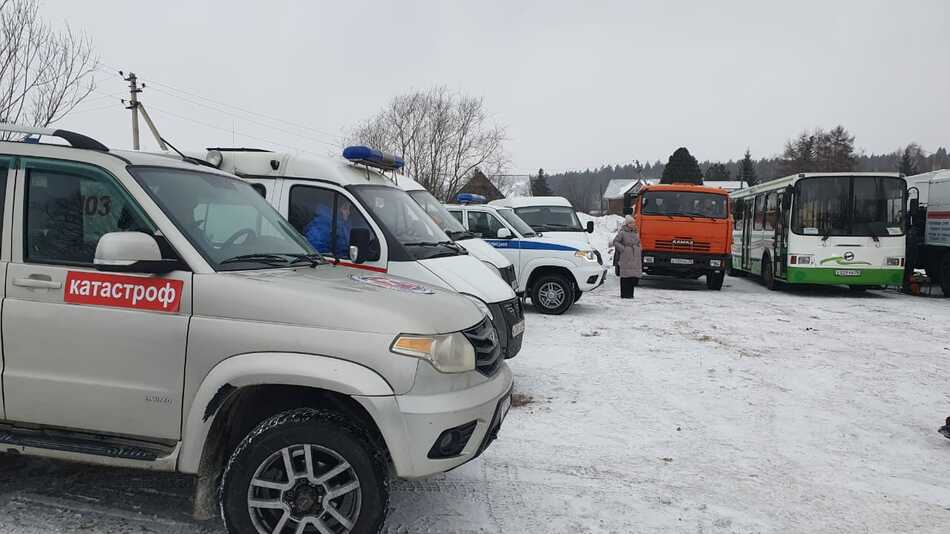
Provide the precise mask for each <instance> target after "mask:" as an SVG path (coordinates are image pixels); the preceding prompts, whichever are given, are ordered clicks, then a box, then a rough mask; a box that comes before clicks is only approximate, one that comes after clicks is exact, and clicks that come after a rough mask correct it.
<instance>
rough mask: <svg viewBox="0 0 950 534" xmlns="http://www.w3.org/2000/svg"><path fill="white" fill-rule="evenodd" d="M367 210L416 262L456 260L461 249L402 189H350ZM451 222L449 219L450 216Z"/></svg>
mask: <svg viewBox="0 0 950 534" xmlns="http://www.w3.org/2000/svg"><path fill="white" fill-rule="evenodd" d="M349 189H350V190H351V191H352V192H353V194H355V195H356V196H357V197H359V199H360V201H361V202H362V204H363V207H364V208H366V209H367V210H368V211H369V212H370V213H371V214H372V215H373V218H374V219H376V222H377V223H379V224H380V225H381V226H384V227H385V228H386V230H388V231H389V233H390V234H391V235H392V236H393V237H395V238H396V240H397V241H399V242H400V243H401V244H402V246H403V247H405V248H406V251H407V252H409V254H411V255H412V256H413V257H414V258H415V259H417V260H424V259H429V258H435V257H441V256H456V255H458V254H460V253H461V250H462V249H461V247H459V245H456V244H455V243H453V242H452V240H451V239H449V236H447V235H446V234H445V232H443V231H442V229H441V228H439V227H438V226H437V225H436V224H435V221H433V220H432V218H431V217H429V215H427V214H426V212H425V211H423V209H422V207H421V206H419V204H417V203H416V202H415V201H414V200H413V199H412V197H410V196H409V195H407V194H406V192H405V191H403V190H402V189H396V188H395V187H388V186H380V185H358V186H351V187H350V188H349ZM449 217H450V218H451V216H449Z"/></svg>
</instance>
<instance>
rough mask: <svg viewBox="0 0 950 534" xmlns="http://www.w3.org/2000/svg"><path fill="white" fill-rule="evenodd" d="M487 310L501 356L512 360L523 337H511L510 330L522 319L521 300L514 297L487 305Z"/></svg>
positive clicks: (519, 347)
mask: <svg viewBox="0 0 950 534" xmlns="http://www.w3.org/2000/svg"><path fill="white" fill-rule="evenodd" d="M488 309H490V310H491V313H492V317H493V319H492V324H493V325H494V326H495V333H496V334H498V345H499V346H500V347H501V354H502V356H504V358H505V359H506V360H507V359H508V358H513V357H514V356H515V355H516V354H518V352H519V351H521V340H522V337H523V336H518V337H517V338H516V337H514V336H512V335H511V328H512V327H513V326H514V325H516V324H518V323H520V322H521V321H522V320H523V319H524V308H523V307H522V306H521V299H519V298H518V297H515V298H513V299H511V300H506V301H504V302H497V303H495V304H489V305H488Z"/></svg>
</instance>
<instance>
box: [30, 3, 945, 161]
mask: <svg viewBox="0 0 950 534" xmlns="http://www.w3.org/2000/svg"><path fill="white" fill-rule="evenodd" d="M41 3H42V4H41V5H42V7H41V9H42V13H43V15H44V16H46V17H47V18H49V19H50V20H51V21H53V22H56V23H62V22H68V23H69V24H70V25H71V26H72V27H73V28H75V29H83V30H85V31H87V32H88V33H89V34H90V35H91V36H92V37H93V39H94V41H95V46H96V49H97V50H98V52H99V53H100V54H101V57H102V61H103V63H104V65H105V66H106V67H105V68H104V70H103V71H102V72H99V74H98V76H97V83H98V86H99V88H98V90H97V92H96V93H95V94H94V95H93V96H92V97H91V98H90V99H89V101H87V102H85V103H83V104H82V105H81V106H80V108H79V110H78V112H77V113H76V114H74V115H72V116H69V117H67V118H66V119H64V120H63V121H62V122H61V123H60V124H59V126H61V127H64V128H69V129H76V130H80V131H83V132H85V133H88V134H90V135H92V136H93V137H96V138H99V139H100V140H102V141H103V142H106V143H107V144H109V145H110V146H117V147H126V148H127V147H130V146H131V138H130V137H131V136H130V126H129V123H130V118H129V112H128V111H125V110H123V109H122V108H121V107H120V105H119V104H118V103H116V104H114V105H113V106H111V107H109V105H110V102H114V101H115V98H114V96H109V95H110V94H111V95H116V96H118V95H127V88H126V87H125V84H124V82H122V81H121V80H120V79H119V77H118V75H112V74H109V72H111V70H110V68H111V67H115V68H121V69H124V70H132V71H134V72H136V73H137V74H138V75H139V76H140V77H141V78H142V79H144V80H145V81H146V83H147V84H148V83H149V82H152V86H151V87H149V88H147V89H146V90H145V93H144V94H143V95H142V99H143V101H144V102H145V103H146V106H147V107H148V108H149V109H150V110H151V111H152V114H153V115H154V117H153V118H154V119H155V121H156V122H157V123H158V127H159V129H160V130H161V132H162V135H163V136H164V137H166V138H168V139H169V140H171V141H172V142H173V143H175V144H176V145H179V148H182V147H184V148H190V149H197V148H201V147H206V146H213V145H224V146H230V145H233V144H235V143H236V144H238V145H242V146H264V147H270V148H277V149H282V148H285V146H289V147H293V148H296V149H300V150H307V151H310V152H317V153H327V152H329V151H333V152H336V146H337V145H338V143H339V140H338V138H339V136H340V133H341V132H343V131H345V130H348V129H349V128H351V127H352V125H353V124H354V123H356V122H358V121H360V120H362V119H364V118H366V117H368V116H370V115H372V114H373V113H375V112H376V111H377V110H378V109H379V108H381V107H382V106H383V105H384V104H385V103H386V102H387V101H388V100H389V99H390V98H391V97H393V96H394V95H398V94H401V93H404V92H407V91H410V90H412V89H420V88H428V87H430V86H433V85H445V86H447V87H449V88H451V89H453V90H458V91H462V92H465V93H467V94H470V95H475V96H480V97H483V98H484V100H485V106H486V107H487V109H488V110H489V112H490V113H491V115H492V119H493V120H494V121H497V122H498V123H499V124H501V125H503V126H505V128H506V129H507V133H508V137H509V140H508V142H507V144H506V149H507V152H508V153H509V155H510V158H511V161H512V167H513V170H514V171H515V172H519V173H527V172H535V171H536V170H537V169H538V168H539V167H544V168H545V169H546V170H549V171H559V170H564V169H584V168H587V167H591V168H593V167H598V166H600V165H602V164H608V163H610V164H615V163H617V164H619V163H627V162H630V161H632V160H634V159H640V160H641V161H647V160H650V161H653V160H657V159H661V160H663V161H664V162H665V161H666V159H667V157H668V156H669V154H670V153H671V152H672V151H673V150H674V149H675V148H676V147H679V146H686V147H688V148H689V149H690V151H691V152H692V153H693V154H694V155H695V156H696V157H697V158H698V159H700V160H706V159H711V160H718V159H722V160H725V159H729V158H738V157H740V156H741V155H742V153H743V152H744V151H745V149H746V147H749V148H750V149H751V150H752V153H753V156H755V157H761V156H771V155H775V154H777V153H779V152H780V151H781V148H782V145H783V143H784V141H785V140H786V139H787V138H789V137H791V136H793V135H795V134H796V133H797V132H799V131H801V130H802V129H805V128H808V129H811V128H814V127H817V126H821V127H824V128H830V127H833V126H834V125H836V124H839V123H840V124H843V125H844V126H845V127H847V128H848V129H849V130H850V131H851V132H852V133H853V134H854V135H855V136H856V137H857V142H856V144H857V145H858V147H859V148H862V149H864V150H866V151H868V152H887V151H892V150H895V149H896V148H897V147H898V146H900V145H903V144H906V143H908V142H910V141H917V142H919V143H921V144H922V145H923V146H924V147H925V148H929V149H931V150H933V149H935V148H936V147H937V146H940V145H943V146H948V145H950V2H947V0H932V1H914V2H899V1H893V2H883V1H867V0H855V1H833V2H832V1H828V0H825V1H820V2H808V1H801V0H798V1H795V2H782V3H781V5H779V4H778V3H776V2H770V1H768V2H762V1H757V0H750V1H718V2H709V1H696V2H660V1H653V2H633V1H616V2H595V1H590V0H587V1H574V2H566V1H537V2H527V1H517V2H516V1H504V0H501V1H494V0H492V1H487V0H478V1H470V2H450V1H430V2H413V1H407V0H401V1H399V2H376V3H374V2H367V1H363V0H346V1H339V2H303V1H300V2H281V1H276V0H272V1H267V2H263V1H245V0H230V1H215V2H211V1H208V2H195V1H190V2H188V1H177V0H165V1H163V2H144V1H142V2H131V1H127V0H123V1H95V2H91V1H82V2H78V1H75V0H41ZM107 71H108V72H107ZM159 84H164V85H159ZM172 88H174V89H172ZM179 91H184V92H186V93H191V94H193V95H196V96H188V95H187V94H182V93H181V92H179ZM170 93H174V94H177V96H172V95H171V94H170ZM200 97H203V98H207V99H210V100H204V99H200ZM188 100H191V102H189V101H188ZM195 102H197V103H201V104H205V105H206V106H210V107H212V108H218V109H220V110H223V111H227V112H228V113H230V114H225V113H222V112H220V111H216V110H213V109H209V108H208V107H202V106H198V105H195ZM104 106H105V108H104ZM226 106H236V107H237V108H242V109H244V110H249V111H253V112H255V113H259V114H260V115H251V116H249V115H248V114H247V113H245V112H244V111H240V110H238V109H235V108H231V107H226ZM172 114H174V115H178V116H180V117H176V116H173V115H172ZM235 115H236V116H235ZM181 117H185V118H181ZM265 117H273V118H276V119H279V120H282V121H287V122H289V123H293V124H299V125H302V126H306V127H307V128H309V129H301V128H300V127H297V126H295V125H291V124H287V122H273V121H271V120H270V119H268V118H265ZM257 122H260V123H266V124H271V125H275V126H277V128H279V130H278V129H275V128H270V127H265V126H263V125H261V124H257ZM281 130H283V131H281ZM143 138H144V136H143ZM150 142H151V140H148V141H147V143H150ZM278 143H279V144H278ZM282 145H283V146H282ZM149 146H152V145H149V144H146V147H149Z"/></svg>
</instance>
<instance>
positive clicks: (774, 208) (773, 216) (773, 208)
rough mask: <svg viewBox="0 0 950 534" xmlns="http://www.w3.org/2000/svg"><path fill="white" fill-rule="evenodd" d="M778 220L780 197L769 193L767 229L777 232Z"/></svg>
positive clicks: (766, 202) (766, 203) (766, 218)
mask: <svg viewBox="0 0 950 534" xmlns="http://www.w3.org/2000/svg"><path fill="white" fill-rule="evenodd" d="M777 219H778V197H777V196H776V195H775V193H769V194H768V196H766V201H765V229H766V230H775V221H776V220H777Z"/></svg>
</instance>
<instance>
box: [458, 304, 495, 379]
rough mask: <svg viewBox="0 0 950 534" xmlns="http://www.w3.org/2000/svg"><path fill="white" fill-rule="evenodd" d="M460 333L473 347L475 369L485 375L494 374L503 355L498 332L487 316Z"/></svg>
mask: <svg viewBox="0 0 950 534" xmlns="http://www.w3.org/2000/svg"><path fill="white" fill-rule="evenodd" d="M462 334H464V335H465V337H466V338H468V341H469V342H470V343H471V344H472V346H473V347H475V369H477V370H478V372H479V373H481V374H483V375H485V376H492V375H494V374H495V372H496V371H498V367H499V366H500V365H501V362H502V361H503V360H504V357H503V355H502V353H501V343H499V342H498V334H496V333H495V327H494V326H493V325H492V323H491V321H490V320H489V319H488V317H485V318H484V319H483V320H482V322H480V323H478V324H477V325H475V326H473V327H471V328H469V329H468V330H463V331H462Z"/></svg>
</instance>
